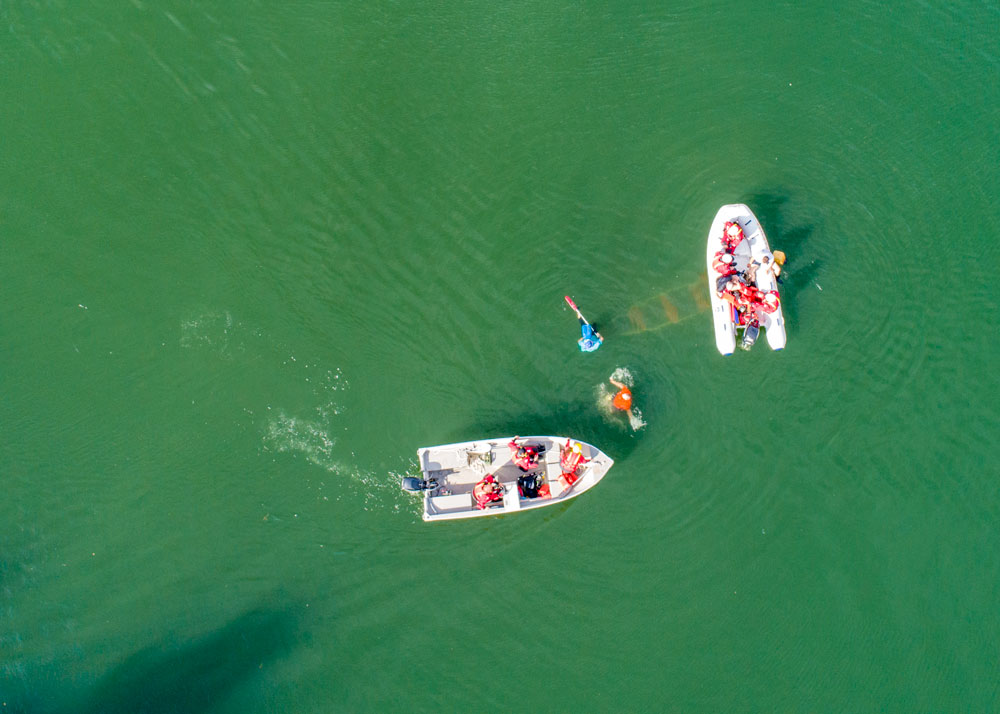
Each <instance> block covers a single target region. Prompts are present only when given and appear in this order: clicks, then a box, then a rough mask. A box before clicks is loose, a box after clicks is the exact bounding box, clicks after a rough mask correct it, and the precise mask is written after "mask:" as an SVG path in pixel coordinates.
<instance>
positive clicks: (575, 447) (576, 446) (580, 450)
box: [573, 441, 583, 454]
mask: <svg viewBox="0 0 1000 714" xmlns="http://www.w3.org/2000/svg"><path fill="white" fill-rule="evenodd" d="M573 451H575V452H576V453H578V454H580V453H583V447H582V446H580V442H579V441H578V442H576V443H575V444H573Z"/></svg>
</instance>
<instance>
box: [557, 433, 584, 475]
mask: <svg viewBox="0 0 1000 714" xmlns="http://www.w3.org/2000/svg"><path fill="white" fill-rule="evenodd" d="M569 443H570V442H569V439H567V440H566V446H565V448H564V449H563V450H562V453H561V454H559V465H560V466H562V470H563V474H567V473H570V474H571V473H573V472H574V471H576V469H577V467H578V466H579V465H580V464H581V463H583V462H584V458H583V454H578V453H577V452H576V451H574V450H573V449H571V448H570V445H569Z"/></svg>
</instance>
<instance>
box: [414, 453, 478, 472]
mask: <svg viewBox="0 0 1000 714" xmlns="http://www.w3.org/2000/svg"><path fill="white" fill-rule="evenodd" d="M461 456H462V455H460V454H458V453H457V452H452V451H446V452H444V453H443V454H440V455H439V456H437V457H436V458H431V455H430V452H427V453H425V454H424V464H423V466H424V471H450V470H452V469H459V468H461V467H463V466H467V465H468V464H467V463H462V462H463V461H465V459H464V458H461Z"/></svg>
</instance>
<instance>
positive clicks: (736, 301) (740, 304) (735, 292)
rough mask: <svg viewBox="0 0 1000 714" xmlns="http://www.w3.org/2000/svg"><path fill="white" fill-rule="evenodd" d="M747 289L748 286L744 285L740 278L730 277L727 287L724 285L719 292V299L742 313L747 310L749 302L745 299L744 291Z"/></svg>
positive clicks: (736, 276)
mask: <svg viewBox="0 0 1000 714" xmlns="http://www.w3.org/2000/svg"><path fill="white" fill-rule="evenodd" d="M720 282H721V280H720ZM746 289H747V286H746V285H744V284H743V282H742V281H741V280H740V278H739V276H738V275H732V276H730V277H729V280H727V281H726V283H725V285H723V286H722V288H721V289H720V290H719V297H720V298H722V299H723V300H725V301H726V302H728V303H729V304H730V305H732V306H733V307H735V308H736V309H737V310H741V311H742V310H745V309H746V302H747V301H746V300H745V298H744V291H745V290H746Z"/></svg>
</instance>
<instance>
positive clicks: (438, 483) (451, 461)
mask: <svg viewBox="0 0 1000 714" xmlns="http://www.w3.org/2000/svg"><path fill="white" fill-rule="evenodd" d="M510 442H511V437H497V438H493V439H481V440H479V441H466V442H463V443H461V444H446V445H444V446H430V447H426V448H421V449H418V450H417V458H418V460H419V461H420V470H421V471H422V473H423V479H417V478H413V477H404V478H403V479H402V487H403V488H404V489H405V490H407V491H418V492H421V493H422V494H423V499H424V514H423V518H424V520H425V521H443V520H452V519H457V518H475V517H477V516H493V515H500V514H504V513H515V512H519V511H530V510H532V509H535V508H542V507H544V506H551V505H552V504H554V503H562V502H564V501H568V500H569V499H571V498H575V497H577V496H579V495H580V494H581V493H583V492H584V491H587V490H589V489H591V488H593V487H594V486H595V485H596V484H597V482H598V481H600V480H601V479H602V478H604V475H605V474H606V473H607V472H608V469H610V468H611V466H612V464H614V460H613V459H612V458H611V457H609V456H608V455H607V454H605V453H604V452H603V451H601V450H600V449H598V448H596V447H594V446H591V445H590V444H587V443H584V442H582V441H576V440H573V439H566V438H565V437H561V436H529V437H517V444H518V446H523V447H527V448H529V449H534V451H535V453H536V454H537V459H536V460H535V461H534V462H533V465H532V466H530V467H529V468H528V470H527V471H525V470H523V469H521V468H519V467H518V465H517V464H516V463H515V458H514V456H515V454H514V452H513V451H512V449H511V448H510V447H509V444H510ZM567 444H569V445H570V446H571V447H572V445H574V444H579V445H580V449H579V453H580V455H581V456H582V459H581V460H580V464H579V465H578V466H577V468H576V469H574V470H573V471H572V472H571V476H570V477H569V478H566V475H565V473H564V467H563V464H562V462H561V459H560V455H561V450H562V449H563V448H566V447H567ZM522 463H523V462H522ZM487 476H492V479H493V480H495V482H496V483H497V486H498V488H496V487H491V488H495V489H496V492H495V498H496V500H495V501H493V502H491V503H489V504H487V505H485V507H480V506H478V505H477V498H476V496H475V495H474V491H475V490H476V486H477V484H480V483H482V482H483V481H484V479H486V477H487ZM574 477H575V478H574ZM477 493H479V492H477Z"/></svg>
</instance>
